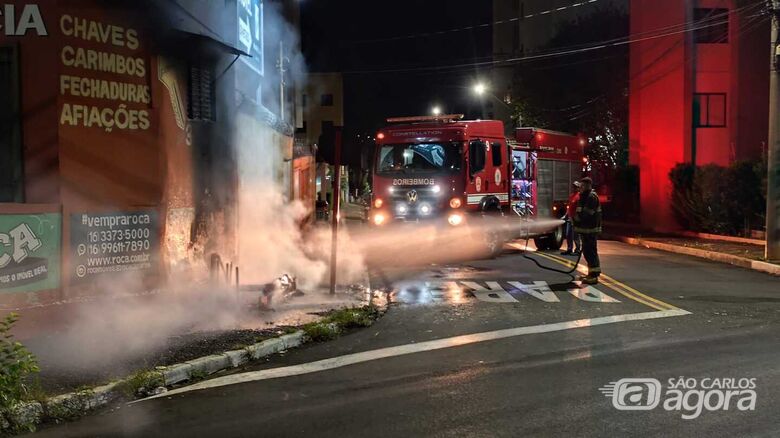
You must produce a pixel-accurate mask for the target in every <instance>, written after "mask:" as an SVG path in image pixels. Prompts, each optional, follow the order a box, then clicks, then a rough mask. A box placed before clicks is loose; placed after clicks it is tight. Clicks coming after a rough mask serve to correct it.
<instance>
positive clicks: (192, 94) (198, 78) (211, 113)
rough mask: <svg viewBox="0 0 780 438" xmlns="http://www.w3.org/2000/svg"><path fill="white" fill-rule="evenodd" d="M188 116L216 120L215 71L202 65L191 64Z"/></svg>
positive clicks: (188, 79)
mask: <svg viewBox="0 0 780 438" xmlns="http://www.w3.org/2000/svg"><path fill="white" fill-rule="evenodd" d="M187 97H188V99H187V117H189V118H190V120H202V121H210V122H213V121H216V119H217V117H216V99H215V84H214V72H213V71H212V70H211V69H210V68H208V67H204V66H202V65H190V67H189V75H188V78H187Z"/></svg>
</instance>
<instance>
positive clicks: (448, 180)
mask: <svg viewBox="0 0 780 438" xmlns="http://www.w3.org/2000/svg"><path fill="white" fill-rule="evenodd" d="M462 118H463V115H460V114H454V115H443V116H421V117H399V118H391V119H387V122H388V126H386V127H385V128H383V129H382V130H380V131H379V132H378V133H377V135H376V154H375V156H376V159H375V161H374V164H373V165H374V168H373V187H374V191H373V194H372V200H371V211H370V213H369V220H370V222H371V223H372V224H373V225H374V226H380V227H382V226H387V225H389V224H391V223H394V222H397V221H402V222H421V221H436V220H438V221H441V222H442V223H444V224H448V226H452V227H458V226H462V225H464V224H467V223H471V224H472V225H473V224H475V223H476V224H479V223H480V222H477V221H476V218H478V217H487V216H492V217H500V218H504V219H506V220H517V219H520V220H531V221H539V220H540V219H560V218H561V217H562V216H563V215H564V214H565V212H566V204H567V202H568V199H569V195H570V194H571V190H572V183H573V182H574V181H576V180H578V179H579V178H580V177H581V176H582V171H583V157H584V154H583V148H584V145H585V141H584V139H581V138H579V137H577V136H574V135H570V134H565V133H561V132H554V131H548V130H544V129H538V128H518V129H517V130H516V131H515V132H514V138H506V136H505V134H504V125H503V123H502V122H501V121H496V120H462ZM550 222H551V223H553V224H554V225H553V226H551V227H550V229H547V230H545V232H543V233H536V234H534V235H532V236H529V237H533V238H534V241H535V243H536V246H537V247H538V248H540V249H558V248H560V247H561V244H562V242H563V227H562V225H561V223H560V222H553V221H550ZM484 223H486V224H487V223H488V222H484ZM490 223H491V224H492V223H494V222H490ZM491 227H493V226H492V225H491ZM477 228H479V227H477ZM484 231H485V232H486V235H488V236H493V237H491V238H488V246H489V249H490V250H491V252H494V253H495V252H497V251H499V250H500V247H501V246H502V244H503V240H507V239H511V238H518V237H525V236H520V235H515V236H506V235H500V234H499V235H497V233H491V231H494V230H484ZM497 240H502V241H497Z"/></svg>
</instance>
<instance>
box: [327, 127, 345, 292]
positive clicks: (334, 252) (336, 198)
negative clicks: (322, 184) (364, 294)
mask: <svg viewBox="0 0 780 438" xmlns="http://www.w3.org/2000/svg"><path fill="white" fill-rule="evenodd" d="M341 129H342V128H341V127H340V126H339V127H336V128H335V130H336V132H335V137H334V139H333V148H334V154H333V155H334V160H333V161H334V163H333V166H334V167H335V172H333V173H334V175H333V184H334V187H333V212H332V213H331V214H333V217H332V218H331V242H330V294H331V295H335V294H336V269H337V267H338V246H339V219H340V218H339V216H340V215H341V140H342V138H341V134H342V133H341Z"/></svg>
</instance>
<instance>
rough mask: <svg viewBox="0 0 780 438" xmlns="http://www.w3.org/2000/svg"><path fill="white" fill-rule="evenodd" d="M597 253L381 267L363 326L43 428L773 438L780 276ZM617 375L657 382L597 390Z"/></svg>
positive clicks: (98, 432) (777, 428) (634, 251)
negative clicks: (588, 263) (598, 274)
mask: <svg viewBox="0 0 780 438" xmlns="http://www.w3.org/2000/svg"><path fill="white" fill-rule="evenodd" d="M601 253H602V264H603V266H604V270H605V272H606V274H607V275H608V276H609V278H605V279H604V281H603V282H602V284H600V285H599V286H597V287H596V288H591V289H588V288H581V287H580V286H578V285H576V284H572V283H571V282H570V281H569V277H567V276H565V275H562V274H558V273H554V272H549V271H545V270H542V269H540V268H538V267H537V266H536V265H534V264H533V263H532V262H531V261H529V260H527V259H525V258H523V257H522V255H521V254H520V253H519V252H518V251H517V250H511V251H508V252H507V253H506V254H504V255H503V256H501V257H499V258H496V259H493V260H478V261H469V262H463V263H454V264H449V265H428V266H418V267H414V268H410V267H405V268H394V269H393V268H386V269H384V270H381V271H379V270H377V271H375V272H374V275H373V277H372V284H373V286H374V287H376V288H384V289H386V290H387V291H388V292H390V293H391V297H392V300H393V304H392V305H391V308H390V310H389V312H388V313H387V314H386V315H385V316H384V317H383V318H382V319H381V320H379V321H378V322H377V323H376V324H375V325H374V326H372V327H370V328H368V329H364V330H359V331H356V332H354V333H351V334H349V335H346V336H343V337H341V338H339V339H338V340H336V341H333V342H328V343H323V344H316V345H309V346H306V347H303V348H301V349H298V350H294V351H290V352H287V353H286V354H284V355H281V356H276V357H273V358H271V359H270V360H268V361H267V362H265V363H262V364H254V365H253V366H251V367H249V368H246V369H243V370H239V371H237V372H235V373H231V374H229V375H225V376H219V377H217V378H215V379H212V380H209V381H206V382H205V384H204V385H202V386H211V387H205V388H203V389H199V390H194V391H188V392H183V393H180V394H170V395H166V396H164V397H161V398H158V399H154V400H148V401H142V402H139V403H135V404H133V405H130V406H123V407H121V409H118V410H114V411H111V412H104V413H102V414H98V415H93V416H90V417H87V418H85V419H82V420H81V421H78V422H74V423H69V424H63V425H59V426H56V427H49V428H46V429H44V430H43V431H41V432H39V434H40V435H41V436H56V437H71V436H73V437H82V436H89V437H92V436H144V437H152V436H165V437H179V436H181V437H195V436H218V437H233V436H247V437H250V436H251V437H256V436H268V437H284V436H317V437H329V436H338V437H345V436H361V437H362V436H372V437H385V436H388V437H391V436H393V437H394V436H405V437H412V436H442V437H444V436H458V437H463V436H477V437H482V436H484V437H496V436H508V437H509V436H511V437H516V436H569V435H571V436H708V437H715V436H731V437H734V436H739V437H742V436H766V437H769V436H780V415H778V412H780V348H778V347H780V330H779V329H780V279H778V278H776V277H772V276H769V275H765V274H761V273H757V272H753V271H749V270H744V269H741V268H736V267H731V266H728V265H723V264H716V263H712V262H708V261H703V260H699V259H694V258H689V257H685V256H676V255H671V254H667V253H662V252H657V251H652V250H647V249H643V248H637V247H630V246H627V245H624V244H620V243H614V242H602V243H601ZM533 257H537V258H538V260H539V261H540V263H543V264H544V265H547V266H550V267H556V268H563V265H562V264H560V263H559V261H554V260H552V259H551V258H550V256H548V257H542V256H540V255H533ZM334 358H337V359H334ZM266 370H273V371H266ZM626 378H643V379H656V380H657V381H658V383H656V382H655V381H653V380H649V381H648V380H645V381H642V382H634V383H632V382H627V383H626V381H623V382H624V384H622V385H618V388H617V389H615V390H614V392H616V393H617V395H614V396H612V397H608V396H606V395H605V394H604V393H603V392H602V391H600V388H603V387H604V386H605V385H608V384H610V383H611V382H616V381H620V380H621V379H626ZM713 379H718V380H713ZM724 379H734V380H724ZM740 379H742V380H740ZM670 380H671V382H670ZM237 381H240V382H241V383H233V384H226V383H232V382H237ZM731 389H733V391H729V390H731ZM750 391H753V393H751V392H750ZM678 393H679V395H678ZM753 397H754V398H753ZM726 400H728V401H729V404H728V409H724V408H723V404H724V403H725V401H726ZM655 403H657V406H655V407H653V405H654V404H655ZM616 405H619V406H620V407H621V409H618V408H617V407H616ZM648 405H650V406H648ZM626 407H627V408H633V409H631V410H626V409H625V408H626ZM683 416H686V417H695V418H688V419H686V418H682V417H683Z"/></svg>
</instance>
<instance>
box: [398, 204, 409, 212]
mask: <svg viewBox="0 0 780 438" xmlns="http://www.w3.org/2000/svg"><path fill="white" fill-rule="evenodd" d="M406 210H407V208H406V206H405V205H403V204H401V205H399V206H398V213H400V214H406Z"/></svg>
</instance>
